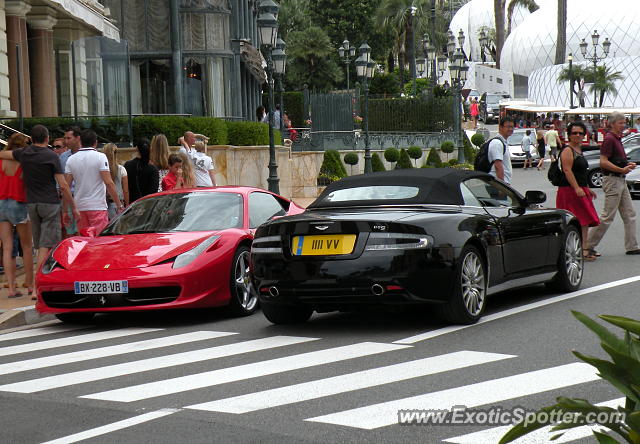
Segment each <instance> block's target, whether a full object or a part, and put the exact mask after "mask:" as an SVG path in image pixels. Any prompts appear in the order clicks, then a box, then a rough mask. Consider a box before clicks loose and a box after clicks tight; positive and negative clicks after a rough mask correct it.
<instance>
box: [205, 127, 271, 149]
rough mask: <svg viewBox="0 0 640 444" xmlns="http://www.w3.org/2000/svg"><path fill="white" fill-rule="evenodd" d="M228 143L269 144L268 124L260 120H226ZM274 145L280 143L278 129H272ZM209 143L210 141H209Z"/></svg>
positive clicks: (238, 144) (245, 144)
mask: <svg viewBox="0 0 640 444" xmlns="http://www.w3.org/2000/svg"><path fill="white" fill-rule="evenodd" d="M226 125H227V131H228V142H227V143H228V144H229V145H234V146H256V145H269V125H267V124H266V123H260V122H226ZM274 133H275V134H274V140H275V143H276V145H278V144H280V143H281V142H280V141H281V139H280V131H278V130H274ZM210 143H211V142H210Z"/></svg>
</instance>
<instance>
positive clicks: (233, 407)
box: [186, 351, 516, 414]
mask: <svg viewBox="0 0 640 444" xmlns="http://www.w3.org/2000/svg"><path fill="white" fill-rule="evenodd" d="M515 357H516V356H513V355H501V354H496V353H481V352H475V351H459V352H455V353H447V354H445V355H440V356H433V357H430V358H425V359H418V360H415V361H409V362H403V363H400V364H394V365H388V366H385V367H378V368H374V369H371V370H364V371H360V372H355V373H349V374H346V375H340V376H335V377H332V378H325V379H319V380H316V381H310V382H305V383H302V384H294V385H289V386H286V387H280V388H276V389H273V390H265V391H261V392H256V393H250V394H248V395H242V396H235V397H233V398H226V399H220V400H217V401H212V402H205V403H202V404H195V405H191V406H188V407H186V408H188V409H195V410H206V411H210V412H225V413H236V414H240V413H248V412H253V411H256V410H261V409H267V408H272V407H277V406H281V405H286V404H293V403H296V402H302V401H308V400H310V399H317V398H322V397H325V396H331V395H336V394H338V393H345V392H350V391H353V390H360V389H364V388H368V387H375V386H378V385H383V384H389V383H393V382H398V381H404V380H407V379H412V378H418V377H421V376H427V375H433V374H436V373H443V372H447V371H452V370H456V369H459V368H464V367H471V366H474V365H479V364H485V363H488V362H495V361H500V360H503V359H510V358H515Z"/></svg>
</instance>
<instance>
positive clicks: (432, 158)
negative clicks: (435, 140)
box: [425, 147, 442, 168]
mask: <svg viewBox="0 0 640 444" xmlns="http://www.w3.org/2000/svg"><path fill="white" fill-rule="evenodd" d="M425 165H430V166H431V167H433V168H442V159H441V158H440V154H438V149H437V148H435V147H434V148H431V149H430V150H429V155H428V156H427V160H426V162H425Z"/></svg>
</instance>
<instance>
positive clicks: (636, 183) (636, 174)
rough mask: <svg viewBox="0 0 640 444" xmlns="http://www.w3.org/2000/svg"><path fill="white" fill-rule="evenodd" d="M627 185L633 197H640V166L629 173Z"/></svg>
mask: <svg viewBox="0 0 640 444" xmlns="http://www.w3.org/2000/svg"><path fill="white" fill-rule="evenodd" d="M627 187H628V188H629V193H631V198H632V199H640V168H638V169H635V170H633V171H631V172H630V173H629V174H627Z"/></svg>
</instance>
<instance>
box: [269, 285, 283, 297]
mask: <svg viewBox="0 0 640 444" xmlns="http://www.w3.org/2000/svg"><path fill="white" fill-rule="evenodd" d="M269 295H270V296H271V297H273V298H277V297H278V296H279V295H280V290H278V288H277V287H269Z"/></svg>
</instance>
